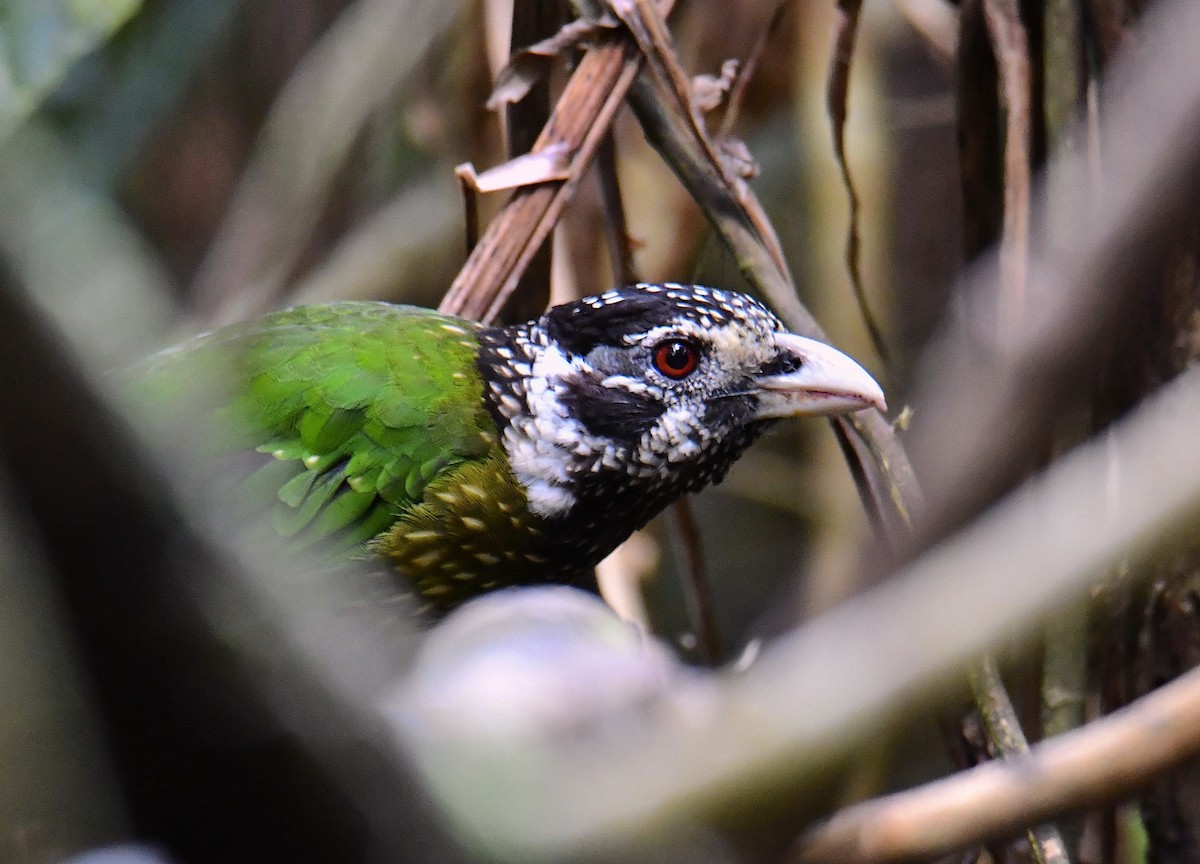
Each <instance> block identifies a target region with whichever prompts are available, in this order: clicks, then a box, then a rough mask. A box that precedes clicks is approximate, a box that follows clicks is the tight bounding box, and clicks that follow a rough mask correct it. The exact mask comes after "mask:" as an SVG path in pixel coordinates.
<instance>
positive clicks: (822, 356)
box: [755, 333, 887, 420]
mask: <svg viewBox="0 0 1200 864" xmlns="http://www.w3.org/2000/svg"><path fill="white" fill-rule="evenodd" d="M775 344H776V345H778V346H779V347H780V349H781V350H783V351H788V352H790V353H792V354H795V355H796V356H797V357H799V358H800V360H801V365H800V368H799V369H797V370H796V371H795V372H789V373H788V374H787V375H770V376H766V377H763V378H759V379H758V380H757V381H756V382H755V385H756V388H757V390H758V410H757V411H756V412H755V417H756V419H759V420H766V419H770V418H773V417H803V416H808V415H814V414H845V413H848V412H850V411H858V410H860V409H862V408H867V407H870V406H872V405H874V406H875V407H876V408H878V409H879V410H880V411H886V410H887V402H886V401H885V400H884V398H883V389H882V388H881V387H880V386H879V385H878V384H876V383H875V379H874V378H872V377H871V376H870V374H868V372H867V370H866V369H864V368H863V367H861V366H859V365H858V363H856V362H855V361H854V360H852V359H850V357H848V356H847V355H845V354H843V353H842V352H841V351H838V350H837V349H836V348H833V347H830V346H829V345H826V344H825V343H824V342H818V341H817V340H815V339H806V338H804V337H803V336H796V335H794V334H791V333H777V334H775Z"/></svg>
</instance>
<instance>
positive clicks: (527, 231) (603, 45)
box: [439, 0, 673, 321]
mask: <svg viewBox="0 0 1200 864" xmlns="http://www.w3.org/2000/svg"><path fill="white" fill-rule="evenodd" d="M672 2H673V0H663V12H664V14H665V13H666V12H668V11H670V8H671V5H672ZM640 66H641V57H640V55H639V54H638V52H637V50H636V48H635V46H633V45H631V44H630V42H629V40H628V39H627V38H625V37H624V35H623V34H621V33H619V32H602V33H600V35H598V36H597V37H596V41H595V43H594V44H593V46H592V47H591V48H590V49H589V50H588V52H587V53H586V54H585V55H584V57H583V59H582V60H581V61H580V63H579V66H578V67H577V68H576V70H575V72H574V74H573V75H572V76H571V78H570V80H569V81H568V82H567V85H566V87H565V89H564V90H563V93H562V96H561V97H560V98H559V100H558V103H557V104H556V105H555V108H554V112H553V114H551V116H550V120H549V122H548V123H547V124H546V128H545V129H543V130H542V134H541V135H540V136H538V140H537V141H536V142H535V143H534V146H533V150H532V151H531V152H532V153H533V154H538V153H542V152H544V151H546V150H548V149H550V150H561V151H563V152H565V153H567V154H569V166H568V168H567V178H566V179H565V180H562V181H547V182H541V183H538V184H536V185H529V186H523V187H521V188H519V189H517V190H515V191H514V192H513V196H512V199H511V200H510V201H509V203H508V204H507V205H506V206H505V207H504V209H503V210H502V211H501V212H500V213H499V215H497V216H496V218H495V219H493V220H492V222H491V224H490V225H488V228H487V230H486V231H485V232H484V234H483V237H481V238H480V240H479V243H478V244H477V245H476V246H475V248H474V249H472V251H471V254H470V256H469V257H468V258H467V261H466V263H465V264H464V265H463V267H462V269H461V270H460V271H459V274H458V276H457V278H455V280H454V282H453V284H451V286H450V289H449V290H448V291H447V292H446V296H445V298H444V299H443V300H442V303H441V305H440V306H439V309H440V311H442V312H447V313H450V314H454V315H462V316H464V317H466V318H474V319H476V320H479V321H490V320H493V319H494V318H496V316H497V315H498V314H499V313H500V310H501V309H503V308H504V305H505V303H506V302H507V301H508V299H509V298H510V297H511V296H512V293H513V291H515V290H516V287H517V284H518V282H519V280H520V278H521V274H522V273H523V272H524V270H525V267H526V266H527V265H528V264H529V262H530V261H531V260H532V259H533V256H534V255H535V254H536V252H537V250H538V249H539V248H541V245H542V243H543V242H544V241H545V239H546V238H547V237H548V236H549V234H550V231H551V230H552V229H553V227H554V225H555V223H556V222H557V221H558V217H559V215H561V213H562V208H563V206H564V205H565V204H566V202H567V200H568V199H569V198H570V197H571V194H572V193H573V192H574V190H575V187H576V186H577V185H578V184H579V182H580V181H581V180H582V178H583V174H584V171H585V169H586V168H587V166H588V165H589V164H591V160H592V158H593V156H594V155H595V153H596V150H597V148H598V147H599V146H600V143H601V141H603V139H604V136H605V135H606V134H607V132H608V129H609V128H610V126H611V125H612V120H613V117H614V116H615V115H616V112H617V109H618V108H619V107H620V106H621V102H622V101H623V100H624V98H625V94H626V92H627V91H628V89H629V86H630V84H632V83H633V79H634V77H635V76H636V75H637V72H638V69H639V67H640Z"/></svg>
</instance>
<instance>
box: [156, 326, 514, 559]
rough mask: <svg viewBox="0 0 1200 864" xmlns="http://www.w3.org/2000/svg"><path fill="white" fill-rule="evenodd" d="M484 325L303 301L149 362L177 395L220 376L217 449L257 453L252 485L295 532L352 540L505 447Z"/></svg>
mask: <svg viewBox="0 0 1200 864" xmlns="http://www.w3.org/2000/svg"><path fill="white" fill-rule="evenodd" d="M476 331H477V325H474V324H472V323H470V322H467V321H463V320H460V319H456V318H450V317H447V316H444V315H439V314H437V313H435V312H432V311H430V310H427V309H421V308H418V307H412V306H399V305H392V304H385V303H366V302H342V303H331V304H322V305H316V306H303V307H295V308H292V309H286V310H283V311H280V312H276V313H272V314H270V315H267V316H264V317H262V318H260V319H256V320H254V321H251V322H247V323H244V324H238V325H233V326H231V327H227V328H223V329H221V330H217V331H214V332H212V333H209V334H204V335H202V336H199V337H197V338H195V339H193V340H192V341H190V342H188V343H185V344H183V345H182V346H180V347H178V348H175V349H169V350H168V351H166V352H162V353H161V354H159V355H156V356H155V357H153V358H151V359H150V360H149V361H147V363H146V364H144V366H143V368H142V369H141V370H140V374H141V377H142V380H143V382H150V383H149V385H148V386H149V387H150V388H151V389H157V390H158V391H159V392H160V395H161V392H162V391H166V392H170V393H173V394H174V396H175V398H176V399H179V398H186V397H187V393H188V390H189V387H188V384H189V383H195V384H197V385H199V386H204V385H215V386H214V387H213V388H212V389H214V390H215V392H217V393H218V394H220V395H219V396H216V397H211V398H213V401H214V402H215V406H214V410H213V411H212V412H211V413H212V416H213V418H214V420H213V422H214V426H219V427H220V428H219V429H218V430H216V433H215V434H214V435H212V436H209V441H211V442H219V443H217V444H214V450H216V451H217V452H216V453H214V454H213V455H215V456H217V457H225V458H233V459H236V460H245V459H246V458H247V457H248V456H249V457H250V459H251V460H252V462H253V469H254V470H253V471H252V473H251V474H250V477H249V479H248V480H247V481H246V482H245V483H244V484H243V486H244V488H243V492H244V493H245V497H246V498H248V499H249V500H250V501H251V502H259V503H260V504H262V505H263V506H264V507H267V508H268V509H269V516H270V519H271V521H272V523H273V524H274V525H275V527H276V529H277V530H278V532H279V533H280V534H281V535H283V536H284V537H288V538H294V539H296V540H297V541H300V542H301V544H302V545H310V544H311V543H313V542H316V541H318V540H325V539H329V538H336V539H337V540H338V542H337V544H336V545H337V546H339V547H344V546H352V545H355V544H358V543H361V542H363V541H365V540H368V539H370V538H372V537H374V536H375V535H377V534H378V533H379V532H381V531H384V530H385V529H387V528H388V527H389V526H390V525H391V524H392V523H393V522H394V521H395V519H396V518H397V516H398V515H399V514H401V513H403V512H404V511H405V510H406V509H408V508H411V507H412V506H414V505H416V504H419V503H420V502H421V501H422V500H423V497H424V491H425V487H426V486H428V484H429V483H430V482H431V481H432V480H433V479H434V478H435V477H437V476H438V475H439V473H441V472H442V471H444V470H446V469H447V468H449V467H451V466H454V465H456V464H459V463H462V462H464V461H472V460H478V459H482V458H484V456H485V455H486V454H487V452H488V451H489V449H490V448H492V447H493V446H494V445H495V443H496V433H495V428H494V426H493V424H492V422H491V420H490V418H489V416H488V415H487V412H486V410H485V409H484V407H483V404H482V383H481V381H480V378H479V374H478V371H477V369H476V365H475V358H476V356H477V352H478V342H477V337H476ZM143 386H144V387H145V386H147V385H145V384H143ZM210 395H211V394H210ZM255 454H257V456H255ZM240 464H243V465H244V461H242V462H241V463H240ZM241 470H244V468H243V469H239V472H240V471H241Z"/></svg>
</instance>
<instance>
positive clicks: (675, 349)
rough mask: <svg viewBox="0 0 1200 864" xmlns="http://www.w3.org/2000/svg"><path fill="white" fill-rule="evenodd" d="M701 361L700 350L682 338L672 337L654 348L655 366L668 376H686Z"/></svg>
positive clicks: (676, 377)
mask: <svg viewBox="0 0 1200 864" xmlns="http://www.w3.org/2000/svg"><path fill="white" fill-rule="evenodd" d="M699 362H700V350H699V349H698V348H697V347H696V346H695V345H693V344H692V343H691V342H685V341H683V340H682V339H671V340H670V341H668V342H663V343H661V344H660V345H658V346H657V347H656V348H655V349H654V368H655V369H657V370H658V371H659V372H661V373H662V374H664V375H666V376H667V377H668V378H674V379H675V380H679V379H680V378H686V377H687V376H688V375H691V374H692V372H694V371H695V369H696V365H697V364H698V363H699Z"/></svg>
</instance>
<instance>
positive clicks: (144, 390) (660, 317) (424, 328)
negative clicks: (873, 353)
mask: <svg viewBox="0 0 1200 864" xmlns="http://www.w3.org/2000/svg"><path fill="white" fill-rule="evenodd" d="M217 370H220V371H219V372H218V371H217ZM213 376H224V377H223V378H222V380H221V384H222V386H221V387H219V388H217V391H218V392H219V393H220V394H221V395H220V396H219V397H210V398H215V404H213V405H212V406H211V411H210V414H209V420H208V421H206V422H207V425H206V426H204V431H203V433H202V435H201V437H203V439H204V441H205V448H206V450H207V451H210V452H206V454H204V458H205V459H210V460H211V461H212V464H213V465H214V466H217V467H214V468H213V472H214V473H215V474H218V475H221V476H230V475H232V476H233V478H234V479H233V486H234V488H235V493H236V495H237V497H238V499H239V503H238V505H237V507H236V508H234V509H233V510H232V511H231V512H235V513H236V514H237V519H238V520H239V521H240V520H241V519H243V518H245V517H246V516H248V515H253V516H255V517H261V518H262V519H264V520H265V521H266V522H267V523H268V524H269V525H270V526H272V529H273V531H274V533H276V534H278V535H279V537H280V538H282V540H283V542H284V544H285V545H286V546H289V547H291V548H294V549H297V550H307V551H312V552H314V553H315V554H317V555H320V556H324V557H325V558H326V559H328V560H338V561H341V560H346V561H350V560H360V559H366V560H369V561H370V562H372V564H373V565H374V566H381V567H382V568H383V569H384V570H385V571H386V572H387V573H388V574H389V577H394V580H395V582H396V584H397V585H398V586H399V587H401V588H403V589H404V590H405V591H407V592H411V594H412V595H414V596H415V597H416V598H418V599H419V600H420V601H421V602H422V603H423V604H425V605H426V606H427V607H428V608H431V609H433V610H434V612H435V613H438V614H444V613H445V612H448V611H449V610H451V609H453V608H455V607H456V606H458V605H460V604H462V603H463V602H465V601H467V600H469V599H471V598H473V597H476V596H479V595H481V594H483V593H486V592H489V591H492V590H496V589H500V588H506V587H514V586H521V585H536V584H545V583H551V584H564V585H573V586H577V587H583V588H589V589H591V590H595V582H594V579H595V577H594V569H593V568H594V567H595V565H596V564H597V563H598V562H599V561H600V560H601V559H603V558H604V557H605V556H606V555H607V554H608V553H609V552H611V551H612V550H613V549H614V548H615V547H616V546H617V545H619V544H620V543H621V542H623V541H624V540H625V539H626V538H627V537H628V536H629V535H630V534H631V533H632V532H633V531H635V530H636V529H638V528H640V527H642V526H643V525H645V524H646V522H648V521H649V520H650V519H651V518H653V517H654V516H655V515H656V514H658V513H659V512H660V511H662V510H663V509H664V508H665V507H666V506H667V505H668V504H670V503H671V502H673V501H674V500H676V499H677V498H679V497H680V496H682V495H684V494H686V493H692V492H697V491H699V490H700V489H702V488H704V487H705V486H707V485H709V484H710V483H718V482H720V481H721V480H722V479H723V478H724V476H725V474H726V472H727V471H728V470H729V468H730V466H731V465H732V464H733V463H734V461H735V460H736V459H737V458H738V456H740V455H741V454H742V453H743V452H744V451H745V450H746V448H747V447H749V446H750V444H751V443H752V442H753V441H754V440H755V439H756V438H758V437H759V436H760V435H761V434H762V433H763V432H764V431H765V430H766V429H767V428H768V427H769V426H770V425H771V424H772V423H774V422H775V421H777V420H779V419H780V418H784V417H794V416H803V415H833V414H839V413H846V412H851V411H856V410H860V409H864V408H871V407H875V408H879V409H881V410H883V409H885V408H886V403H885V400H884V394H883V391H882V389H881V388H880V387H879V385H878V384H877V383H876V382H875V380H874V379H873V378H872V377H871V376H870V374H869V373H868V372H866V370H864V369H863V368H862V367H861V366H860V365H859V364H858V363H856V362H855V361H854V360H852V359H851V358H850V357H849V356H847V355H846V354H843V353H842V352H840V351H838V350H836V349H834V348H833V347H831V346H829V345H828V344H825V343H824V342H820V341H817V340H814V339H809V338H805V337H801V336H798V335H795V334H793V333H791V332H789V331H788V330H787V329H786V328H785V326H784V325H783V323H782V322H781V321H780V319H779V318H778V317H776V316H775V315H774V314H773V313H772V312H771V311H770V310H769V309H767V308H766V307H765V306H764V305H763V304H761V303H760V302H758V301H757V300H755V299H753V298H751V297H750V296H748V295H746V294H742V293H739V292H735V291H732V290H724V289H721V288H715V287H708V286H704V285H690V284H680V283H672V282H666V283H638V284H635V285H631V286H627V287H620V288H614V289H612V290H610V291H606V292H604V293H602V294H597V295H595V296H590V297H585V298H583V299H580V300H577V301H575V302H569V303H564V304H562V305H558V306H554V307H551V308H550V309H549V310H548V311H546V312H545V313H544V314H543V315H542V316H541V317H539V318H537V319H535V320H532V321H528V322H525V323H521V324H516V325H511V326H483V325H481V324H478V323H475V322H472V321H469V320H465V319H462V318H456V317H452V316H448V315H444V314H440V313H438V312H435V311H432V310H429V309H425V308H420V307H415V306H406V305H399V304H391V303H385V302H373V301H339V302H331V303H325V304H315V305H308V306H297V307H293V308H290V309H285V310H282V311H277V312H274V313H270V314H267V315H265V316H263V317H260V318H257V319H254V320H251V321H248V322H242V323H238V324H233V325H229V326H227V327H224V328H221V329H218V330H214V331H212V332H209V333H206V334H202V335H200V336H196V337H193V338H192V339H191V340H189V341H186V342H184V343H183V344H181V345H178V346H175V347H172V348H168V349H166V350H164V351H161V352H159V353H157V354H155V355H152V356H151V357H149V358H147V359H146V360H144V361H143V362H142V363H141V364H139V365H138V367H137V368H136V370H135V373H134V376H133V377H134V378H135V379H136V381H137V384H136V385H135V390H136V391H137V393H136V394H135V396H136V398H138V399H146V400H150V401H152V402H154V403H155V405H156V406H157V407H159V408H160V410H166V412H167V413H171V412H173V411H175V410H176V409H179V410H183V409H182V408H180V406H184V407H186V408H188V409H194V406H195V405H196V404H199V403H198V402H197V399H198V397H197V396H196V395H195V393H194V392H192V391H195V390H196V382H197V381H199V380H202V379H206V380H209V381H211V380H212V378H213ZM163 406H174V407H172V408H169V409H164V408H163Z"/></svg>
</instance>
